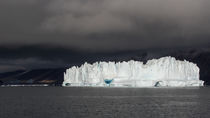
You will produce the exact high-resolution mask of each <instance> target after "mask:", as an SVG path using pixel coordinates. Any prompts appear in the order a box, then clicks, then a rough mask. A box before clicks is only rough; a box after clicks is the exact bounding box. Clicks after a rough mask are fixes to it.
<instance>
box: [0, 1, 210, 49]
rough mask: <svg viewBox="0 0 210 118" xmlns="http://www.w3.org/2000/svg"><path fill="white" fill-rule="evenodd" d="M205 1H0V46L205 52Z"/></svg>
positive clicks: (208, 17)
mask: <svg viewBox="0 0 210 118" xmlns="http://www.w3.org/2000/svg"><path fill="white" fill-rule="evenodd" d="M209 3H210V2H209V1H206V0H176V1H174V0H155V1H154V0H129V1H128V0H85V1H84V0H45V1H43V0H18V1H8V0H7V1H0V13H1V19H0V25H1V27H0V33H1V35H0V39H1V40H0V44H1V45H8V47H20V46H25V45H46V47H47V46H50V47H52V46H55V47H62V48H70V49H76V50H82V51H87V49H88V51H95V52H97V51H99V52H100V51H119V50H135V49H146V48H158V47H164V48H165V47H173V48H176V47H197V46H209V43H210V40H209V37H210V30H209V28H210V25H209V20H210V14H209V13H208V11H209V10H210V8H209V7H208V6H209V5H210V4H209Z"/></svg>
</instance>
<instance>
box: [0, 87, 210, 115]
mask: <svg viewBox="0 0 210 118" xmlns="http://www.w3.org/2000/svg"><path fill="white" fill-rule="evenodd" d="M209 110H210V88H209V87H192V88H111V87H110V88H101V87H100V88H95V87H0V118H80V117H85V118H112V117H114V118H131V117H132V118H139V117H142V118H163V117H166V118H199V117H200V118H209V117H210V112H209Z"/></svg>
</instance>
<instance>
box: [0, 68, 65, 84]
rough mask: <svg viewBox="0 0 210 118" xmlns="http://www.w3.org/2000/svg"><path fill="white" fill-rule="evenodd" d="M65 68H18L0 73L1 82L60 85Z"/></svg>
mask: <svg viewBox="0 0 210 118" xmlns="http://www.w3.org/2000/svg"><path fill="white" fill-rule="evenodd" d="M65 70H66V69H64V68H57V69H36V70H18V71H14V72H6V73H1V74H0V81H1V83H2V84H6V85H10V84H50V85H60V84H61V83H62V82H63V73H64V71H65Z"/></svg>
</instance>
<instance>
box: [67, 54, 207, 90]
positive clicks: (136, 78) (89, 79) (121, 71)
mask: <svg viewBox="0 0 210 118" xmlns="http://www.w3.org/2000/svg"><path fill="white" fill-rule="evenodd" d="M107 83H108V84H107ZM203 83H204V82H203V81H201V80H199V68H198V67H197V65H196V64H193V63H191V62H188V61H186V60H185V61H180V60H176V59H175V58H174V57H162V58H160V59H152V60H149V61H148V62H147V63H146V64H143V62H140V61H133V60H131V61H128V62H125V61H123V62H117V63H115V62H96V63H93V64H88V63H85V64H83V65H82V66H81V67H75V66H73V67H71V68H69V69H67V70H66V73H64V81H63V86H112V87H120V86H121V87H124V86H129V87H153V86H174V87H178V86H203Z"/></svg>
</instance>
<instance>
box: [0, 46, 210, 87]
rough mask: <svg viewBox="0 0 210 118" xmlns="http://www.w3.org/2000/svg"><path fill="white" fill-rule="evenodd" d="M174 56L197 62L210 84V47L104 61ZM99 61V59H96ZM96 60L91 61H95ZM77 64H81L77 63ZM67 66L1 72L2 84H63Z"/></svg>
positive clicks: (141, 54) (201, 75) (132, 55)
mask: <svg viewBox="0 0 210 118" xmlns="http://www.w3.org/2000/svg"><path fill="white" fill-rule="evenodd" d="M164 56H172V57H175V58H176V59H178V60H188V61H190V62H193V63H196V64H197V65H198V67H199V68H200V79H201V80H204V81H205V85H210V50H209V49H199V50H198V49H187V50H181V49H180V50H176V51H173V50H165V51H162V52H155V51H147V52H146V51H145V52H144V51H141V52H131V53H128V54H124V55H122V56H111V57H107V58H105V59H104V60H103V61H128V60H136V61H143V62H144V63H146V61H147V60H150V59H153V58H160V57H164ZM96 61H97V60H96ZM93 62H94V60H92V61H90V62H89V63H93ZM75 65H76V66H80V65H78V64H75ZM65 70H66V68H51V69H34V70H17V71H13V72H5V73H0V84H4V85H10V84H49V85H61V84H62V82H63V75H64V72H65Z"/></svg>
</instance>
